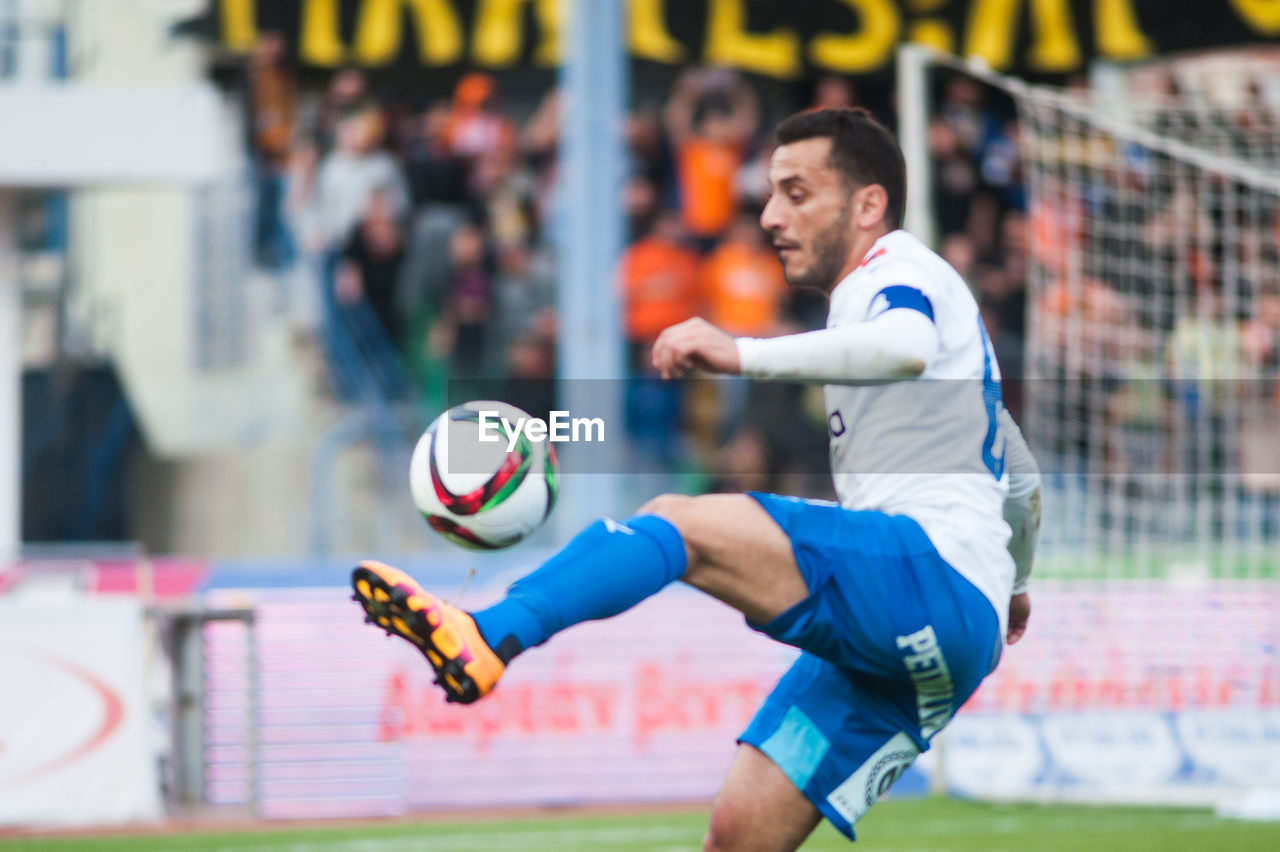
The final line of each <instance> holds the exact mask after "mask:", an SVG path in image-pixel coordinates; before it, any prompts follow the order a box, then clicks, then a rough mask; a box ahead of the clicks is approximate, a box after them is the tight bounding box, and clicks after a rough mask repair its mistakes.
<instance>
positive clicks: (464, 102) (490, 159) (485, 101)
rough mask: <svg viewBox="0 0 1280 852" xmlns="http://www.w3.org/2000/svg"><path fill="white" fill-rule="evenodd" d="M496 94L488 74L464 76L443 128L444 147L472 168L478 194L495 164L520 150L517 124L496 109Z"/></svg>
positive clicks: (483, 187)
mask: <svg viewBox="0 0 1280 852" xmlns="http://www.w3.org/2000/svg"><path fill="white" fill-rule="evenodd" d="M497 95H498V91H497V84H496V83H495V82H494V79H493V78H492V77H490V76H489V75H488V74H481V73H480V72H472V73H470V74H467V75H465V76H464V77H463V78H462V79H461V80H459V81H458V85H457V88H455V89H454V91H453V108H452V110H451V111H450V114H449V120H448V122H446V124H445V127H444V142H445V145H446V146H447V147H448V149H449V152H450V153H452V154H453V155H454V156H455V157H459V158H461V159H462V160H464V161H466V162H467V163H468V164H469V165H470V167H471V171H472V183H473V187H472V189H473V191H476V192H477V193H478V194H484V190H485V189H486V188H488V187H487V186H485V185H484V184H485V183H486V181H485V180H484V178H485V177H486V176H487V173H488V172H489V171H491V170H492V169H493V168H494V166H495V161H496V162H499V163H500V162H501V161H505V160H506V159H508V158H510V157H511V156H514V154H515V153H516V149H517V148H516V146H517V141H518V137H517V134H516V128H515V125H514V124H513V123H512V122H511V121H510V119H508V118H507V117H506V116H504V115H502V114H501V113H499V112H498V111H497V109H496V108H495V103H496V101H497ZM477 182H479V183H480V184H481V185H479V186H477V185H475V184H476V183H477Z"/></svg>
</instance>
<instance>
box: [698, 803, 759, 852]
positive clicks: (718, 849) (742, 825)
mask: <svg viewBox="0 0 1280 852" xmlns="http://www.w3.org/2000/svg"><path fill="white" fill-rule="evenodd" d="M748 822H749V821H748V819H747V814H745V813H743V812H742V809H741V808H737V807H734V806H733V805H729V804H726V803H724V802H722V801H721V800H719V799H717V800H716V802H715V804H713V805H712V806H711V822H710V824H709V825H708V826H707V834H706V836H705V837H703V838H702V852H729V850H741V849H746V848H748V847H747V845H746V839H747V837H748V836H749V833H750V829H749V825H748Z"/></svg>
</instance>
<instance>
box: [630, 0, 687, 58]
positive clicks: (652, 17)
mask: <svg viewBox="0 0 1280 852" xmlns="http://www.w3.org/2000/svg"><path fill="white" fill-rule="evenodd" d="M662 11H663V7H662V0H631V4H630V12H631V14H630V21H629V23H630V33H629V38H630V42H631V53H632V55H633V56H635V57H636V58H637V59H651V60H653V61H654V62H683V61H684V48H683V47H682V46H681V45H680V42H678V41H676V40H675V39H674V38H672V37H671V33H670V32H668V31H667V22H666V20H665V18H664V17H663V14H662Z"/></svg>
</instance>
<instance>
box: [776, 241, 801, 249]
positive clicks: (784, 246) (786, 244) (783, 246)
mask: <svg viewBox="0 0 1280 852" xmlns="http://www.w3.org/2000/svg"><path fill="white" fill-rule="evenodd" d="M773 247H774V249H775V250H781V249H788V248H800V244H799V243H789V242H787V241H786V240H774V241H773Z"/></svg>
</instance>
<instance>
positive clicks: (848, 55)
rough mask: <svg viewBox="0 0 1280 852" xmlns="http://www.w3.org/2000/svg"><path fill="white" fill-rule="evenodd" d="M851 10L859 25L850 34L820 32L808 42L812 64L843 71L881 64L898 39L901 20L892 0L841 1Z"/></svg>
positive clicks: (876, 66) (865, 69)
mask: <svg viewBox="0 0 1280 852" xmlns="http://www.w3.org/2000/svg"><path fill="white" fill-rule="evenodd" d="M840 2H842V3H844V5H846V6H848V7H849V8H850V9H852V10H853V11H854V12H857V13H858V18H859V20H860V21H861V23H862V28H861V29H860V30H859V31H858V32H856V33H852V34H850V35H835V34H832V33H820V34H818V35H816V36H814V37H813V39H812V40H811V41H810V42H809V58H810V59H811V60H813V64H814V65H817V66H820V67H822V68H828V69H830V70H832V71H839V72H840V73H843V74H857V73H859V72H862V71H869V70H871V69H873V68H878V67H880V65H881V64H883V63H884V61H885V59H886V58H887V57H888V56H889V53H890V52H891V51H892V50H893V48H894V45H895V44H896V43H897V41H898V32H899V30H900V29H901V26H902V22H901V20H900V19H899V18H898V7H897V6H896V5H894V3H893V2H891V0H840Z"/></svg>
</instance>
